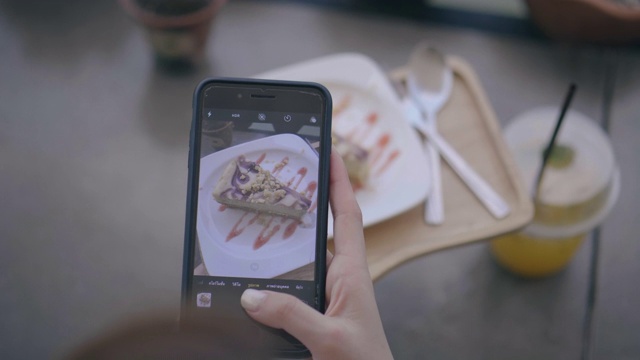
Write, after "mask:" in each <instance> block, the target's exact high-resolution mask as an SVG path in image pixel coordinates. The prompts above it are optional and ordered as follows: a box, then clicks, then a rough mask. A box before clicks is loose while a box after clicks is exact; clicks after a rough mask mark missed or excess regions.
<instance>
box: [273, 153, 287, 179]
mask: <svg viewBox="0 0 640 360" xmlns="http://www.w3.org/2000/svg"><path fill="white" fill-rule="evenodd" d="M288 163H289V157H288V156H285V157H284V158H282V160H280V162H279V163H277V164H276V166H274V167H273V171H272V172H271V174H272V175H274V176H275V175H277V174H279V173H280V172H281V171H282V169H284V167H285V166H287V164H288Z"/></svg>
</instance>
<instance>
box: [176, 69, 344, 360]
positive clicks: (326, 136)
mask: <svg viewBox="0 0 640 360" xmlns="http://www.w3.org/2000/svg"><path fill="white" fill-rule="evenodd" d="M215 83H217V84H229V85H233V84H239V85H255V86H274V85H275V86H278V87H285V88H286V87H290V88H300V87H306V88H309V87H311V88H314V89H316V90H318V91H320V92H321V93H322V94H323V96H324V98H325V109H324V114H325V115H324V118H325V121H324V124H323V127H324V128H323V130H322V138H321V143H322V144H331V113H332V108H333V105H332V99H331V94H330V93H329V90H327V89H326V88H325V87H324V86H322V85H321V84H317V83H312V82H299V81H280V80H262V79H242V78H208V79H205V80H203V81H201V82H200V84H198V86H197V87H196V89H195V91H194V93H193V104H192V112H193V116H192V122H191V132H190V135H189V160H188V169H189V171H188V185H187V209H186V218H185V238H184V252H183V261H182V264H183V265H182V291H181V292H182V295H181V318H184V314H185V311H186V308H187V301H188V294H189V291H190V290H191V286H192V284H191V279H192V276H191V275H192V274H193V252H194V251H195V239H196V234H195V232H196V216H195V215H196V211H197V210H196V208H197V195H198V179H199V178H200V173H199V170H200V169H199V167H198V166H197V165H198V164H197V161H199V159H198V157H197V156H198V154H200V141H198V138H197V134H199V133H200V130H201V125H202V121H201V118H200V116H201V114H200V112H199V111H198V109H199V108H200V107H201V105H202V104H201V102H202V99H201V94H202V92H203V90H204V89H205V88H206V87H207V86H208V85H210V84H215ZM321 151H322V153H321V154H320V156H319V160H320V163H319V167H320V168H319V170H320V171H319V172H318V177H319V178H318V208H317V209H318V226H317V227H316V238H317V239H321V241H316V261H315V265H316V266H315V279H316V301H315V308H316V310H318V311H320V312H321V313H324V310H325V282H326V264H327V262H326V255H327V218H328V209H329V202H328V199H329V158H330V154H331V147H330V146H327V145H325V146H322V147H321ZM323 193H324V194H326V196H325V197H324V198H323V199H321V196H320V194H323ZM321 200H322V201H321ZM272 330H275V329H272ZM286 335H288V334H286ZM289 336H290V335H289ZM290 337H291V336H290ZM276 355H278V356H283V357H289V358H305V357H309V356H311V354H310V352H309V351H308V350H307V349H304V350H291V351H284V350H283V351H278V353H277V354H276Z"/></svg>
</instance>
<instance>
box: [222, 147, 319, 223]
mask: <svg viewBox="0 0 640 360" xmlns="http://www.w3.org/2000/svg"><path fill="white" fill-rule="evenodd" d="M213 197H214V198H215V199H216V201H218V202H219V203H221V204H223V205H227V206H229V207H233V208H238V209H242V210H248V211H253V212H259V213H268V214H273V215H281V216H285V217H288V218H292V219H297V220H299V221H303V220H304V218H305V215H306V214H307V212H308V210H309V208H310V206H311V200H309V199H308V198H306V197H305V196H303V195H302V194H300V193H299V192H297V191H295V190H294V189H291V188H289V187H288V186H286V185H285V184H283V183H282V182H281V181H280V180H278V179H277V178H276V177H275V176H273V174H272V173H271V172H270V171H268V170H265V169H263V168H262V167H261V166H260V164H258V163H256V162H253V161H249V160H247V159H246V158H245V157H244V156H239V157H238V158H236V159H233V160H232V161H231V162H229V164H228V165H227V167H226V168H225V170H224V171H223V173H222V176H220V180H219V181H218V183H217V184H216V186H215V188H214V190H213Z"/></svg>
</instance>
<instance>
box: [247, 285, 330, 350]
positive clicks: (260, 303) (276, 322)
mask: <svg viewBox="0 0 640 360" xmlns="http://www.w3.org/2000/svg"><path fill="white" fill-rule="evenodd" d="M240 304H241V305H242V307H243V308H244V309H245V311H246V312H247V314H249V316H251V317H252V318H253V319H254V320H256V321H258V322H260V323H262V324H264V325H267V326H270V327H272V328H276V329H283V330H285V331H286V332H288V333H289V334H291V335H293V336H294V337H296V338H297V339H298V340H300V341H301V342H302V343H303V344H305V345H306V346H307V347H308V348H313V347H314V344H317V343H318V341H319V340H320V339H322V338H323V333H325V331H326V329H327V328H328V326H329V322H328V319H327V318H325V317H324V316H323V315H322V314H321V313H319V312H318V311H316V310H315V309H313V308H312V307H310V306H308V305H307V304H305V303H303V302H302V301H301V300H300V299H298V298H296V297H294V296H292V295H289V294H283V293H277V292H273V291H261V290H255V289H247V290H245V291H244V293H242V297H240ZM310 324H313V326H309V325H310Z"/></svg>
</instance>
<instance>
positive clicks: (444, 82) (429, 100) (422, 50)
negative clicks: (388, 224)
mask: <svg viewBox="0 0 640 360" xmlns="http://www.w3.org/2000/svg"><path fill="white" fill-rule="evenodd" d="M409 69H410V72H409V75H408V77H407V90H408V92H409V95H410V97H411V99H412V100H413V103H414V104H415V105H416V106H417V107H418V109H419V110H420V111H421V113H422V115H423V118H424V119H425V122H423V123H419V122H415V121H414V127H415V128H416V129H417V130H418V131H419V132H420V133H422V134H423V135H424V136H425V137H427V139H428V140H429V143H431V144H432V145H433V147H435V148H437V149H438V151H440V153H441V154H442V157H443V158H444V159H445V160H446V161H447V162H448V163H449V165H450V166H451V168H452V169H453V170H454V171H455V172H456V173H457V174H458V176H460V178H461V179H462V180H463V181H464V182H465V184H466V185H467V186H468V187H469V189H470V190H471V191H472V192H473V194H474V195H475V196H476V197H477V198H478V200H480V202H481V203H482V204H483V205H484V206H485V207H486V208H487V209H488V210H489V212H490V213H491V214H492V215H493V216H494V217H495V218H498V219H502V218H504V217H506V216H507V215H509V213H510V212H511V209H510V207H509V205H508V204H507V203H506V202H505V201H504V199H503V198H502V197H501V196H500V195H499V194H498V193H497V192H496V191H495V190H494V189H493V188H492V187H491V186H490V185H489V184H488V183H487V182H486V181H485V180H484V179H483V178H482V177H480V176H479V175H478V174H477V173H476V172H475V171H474V170H473V169H472V168H471V167H470V166H469V165H468V164H467V162H466V161H465V160H464V159H463V158H462V157H461V156H460V155H459V154H458V153H457V152H456V151H455V149H454V148H453V147H451V145H449V143H448V142H447V141H446V140H445V139H444V138H443V137H442V136H441V135H440V134H439V133H438V131H437V128H436V126H435V122H436V114H437V112H438V111H439V110H440V109H441V108H442V106H443V105H444V104H445V103H446V101H447V99H448V97H449V95H450V93H451V88H452V85H453V74H452V71H451V69H450V68H449V67H448V66H447V64H446V59H445V58H444V56H443V55H442V54H441V53H440V52H438V51H437V50H436V49H434V48H432V47H430V46H428V45H427V44H425V43H421V44H419V45H418V46H417V47H416V50H414V52H413V53H412V55H411V58H410V61H409ZM436 71H438V72H436ZM438 79H441V80H440V82H438ZM438 84H440V85H438ZM434 89H435V90H434ZM438 89H439V90H438ZM430 123H431V124H430ZM433 163H436V164H439V158H436V161H433ZM438 170H439V169H438ZM439 178H440V174H439V171H438V180H437V182H440V181H441V180H440V179H439ZM435 183H436V181H434V184H435ZM440 191H441V190H440ZM431 196H432V195H431V194H430V195H429V198H428V200H427V210H428V211H429V210H430V209H431V207H430V206H429V202H431V201H432V198H431ZM440 200H441V198H440ZM436 201H437V200H436ZM428 211H427V218H426V219H425V220H426V221H427V222H428V223H431V222H429V220H430V218H429V214H428ZM432 211H433V210H432ZM435 211H436V213H435V214H433V215H435V216H436V220H437V219H438V218H437V215H438V213H437V210H435ZM442 217H443V219H444V213H443V214H442Z"/></svg>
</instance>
